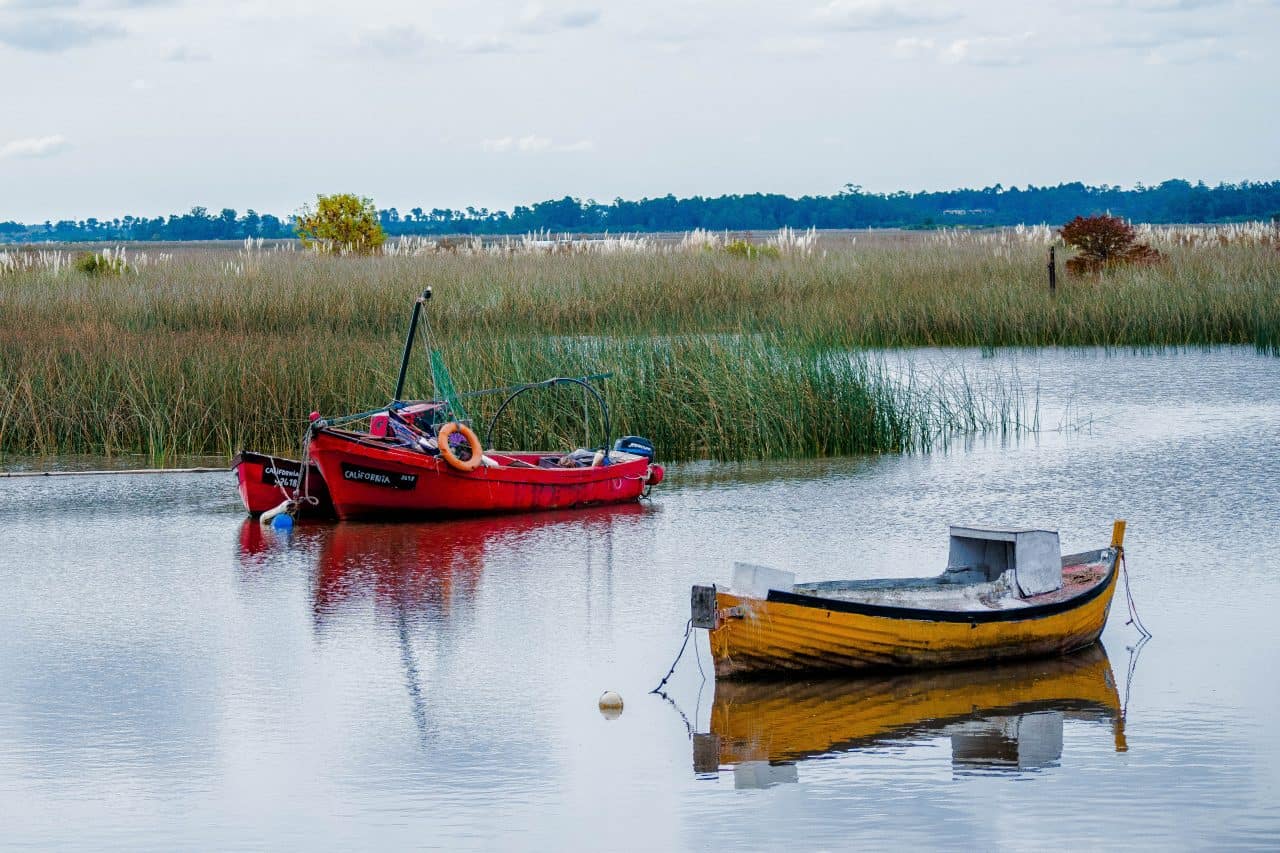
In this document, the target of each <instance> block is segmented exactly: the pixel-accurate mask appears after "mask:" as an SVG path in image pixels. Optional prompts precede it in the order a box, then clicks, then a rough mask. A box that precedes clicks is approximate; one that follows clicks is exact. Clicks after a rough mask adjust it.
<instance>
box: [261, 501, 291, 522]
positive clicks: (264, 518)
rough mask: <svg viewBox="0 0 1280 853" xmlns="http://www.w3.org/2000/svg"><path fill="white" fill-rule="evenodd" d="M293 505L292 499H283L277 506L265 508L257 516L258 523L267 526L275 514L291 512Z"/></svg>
mask: <svg viewBox="0 0 1280 853" xmlns="http://www.w3.org/2000/svg"><path fill="white" fill-rule="evenodd" d="M293 507H294V502H293V501H285V502H284V503H282V504H280V505H279V506H275V507H272V508H271V509H269V510H267V511H266V512H264V513H263V514H262V515H260V516H259V517H258V523H259V524H261V525H262V526H263V527H269V526H270V525H271V522H272V520H273V519H274V518H275V517H276V516H277V515H280V514H281V513H286V512H287V513H292V512H293Z"/></svg>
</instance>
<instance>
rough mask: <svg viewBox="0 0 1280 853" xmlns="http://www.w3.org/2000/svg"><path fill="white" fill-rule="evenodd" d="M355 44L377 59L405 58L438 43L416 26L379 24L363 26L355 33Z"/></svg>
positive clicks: (422, 51)
mask: <svg viewBox="0 0 1280 853" xmlns="http://www.w3.org/2000/svg"><path fill="white" fill-rule="evenodd" d="M355 38H356V46H357V48H358V49H359V50H360V52H361V53H363V54H366V55H368V56H371V57H374V58H377V59H407V58H410V57H414V56H420V55H421V54H423V53H426V51H427V48H428V47H429V46H432V45H438V44H440V41H439V39H433V38H430V37H428V36H426V35H425V34H423V32H422V31H421V30H419V29H418V28H417V27H409V26H381V27H365V28H364V29H363V30H361V31H360V32H358V33H357V34H356V37H355Z"/></svg>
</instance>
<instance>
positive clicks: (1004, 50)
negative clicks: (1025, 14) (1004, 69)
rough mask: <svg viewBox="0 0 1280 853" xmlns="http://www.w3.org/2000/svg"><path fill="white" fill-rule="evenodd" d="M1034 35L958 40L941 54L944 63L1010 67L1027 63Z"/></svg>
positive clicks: (1027, 33) (1028, 33)
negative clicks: (1028, 48) (1028, 49)
mask: <svg viewBox="0 0 1280 853" xmlns="http://www.w3.org/2000/svg"><path fill="white" fill-rule="evenodd" d="M1034 35H1035V34H1034V33H1030V32H1026V33H1022V34H1021V35H1016V36H979V37H977V38H967V39H956V40H955V41H953V42H951V44H949V45H947V46H946V47H945V48H944V49H943V50H942V51H941V52H940V54H939V58H940V59H942V61H943V62H950V63H953V64H965V65H991V66H1008V65H1022V64H1024V63H1025V62H1026V61H1027V47H1028V46H1029V44H1030V42H1031V38H1032V36H1034Z"/></svg>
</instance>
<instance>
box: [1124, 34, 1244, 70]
mask: <svg viewBox="0 0 1280 853" xmlns="http://www.w3.org/2000/svg"><path fill="white" fill-rule="evenodd" d="M1248 58H1249V53H1248V52H1247V51H1243V50H1233V49H1231V48H1229V47H1227V46H1226V45H1224V44H1223V43H1222V42H1221V41H1219V40H1218V39H1200V40H1197V41H1185V42H1181V43H1177V44H1168V45H1164V46H1162V47H1159V48H1156V49H1155V50H1153V51H1151V52H1150V53H1148V54H1147V59H1146V61H1147V64H1148V65H1197V64H1199V63H1202V62H1238V61H1240V60H1244V59H1248Z"/></svg>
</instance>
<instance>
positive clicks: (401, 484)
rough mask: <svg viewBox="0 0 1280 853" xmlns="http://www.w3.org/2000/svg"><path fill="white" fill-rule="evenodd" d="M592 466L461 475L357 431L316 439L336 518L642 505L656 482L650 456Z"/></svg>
mask: <svg viewBox="0 0 1280 853" xmlns="http://www.w3.org/2000/svg"><path fill="white" fill-rule="evenodd" d="M615 456H621V457H622V459H621V460H620V461H615V462H613V463H612V464H610V465H606V466H600V467H594V468H553V469H547V468H518V467H501V468H490V467H486V466H481V467H479V468H477V469H476V470H474V471H465V472H464V471H459V470H456V469H454V468H452V467H450V466H449V465H448V464H447V463H446V462H445V461H444V460H443V459H441V458H440V457H438V456H429V455H427V454H425V453H421V452H418V451H415V450H411V449H408V448H404V447H400V446H395V445H379V444H377V443H376V442H371V441H369V440H367V438H365V437H363V436H362V435H361V434H358V433H346V432H342V431H339V430H332V429H321V430H318V431H317V432H316V433H315V434H314V435H313V436H312V439H311V457H312V459H314V460H315V461H316V464H317V465H319V466H320V471H321V473H322V474H323V475H324V478H325V481H326V483H327V484H328V486H329V493H330V495H331V496H332V499H333V506H334V511H335V512H336V513H337V515H338V517H339V518H342V519H355V518H391V517H397V516H419V517H431V516H448V515H459V514H471V513H502V512H533V511H538V510H553V509H569V508H572V507H581V506H597V505H601V504H614V503H626V502H628V501H635V500H638V499H639V498H640V496H641V494H643V492H644V489H645V486H646V485H647V484H648V483H649V482H650V480H651V476H652V474H651V471H650V464H649V461H648V460H647V459H645V458H644V457H641V456H635V455H632V454H615Z"/></svg>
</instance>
